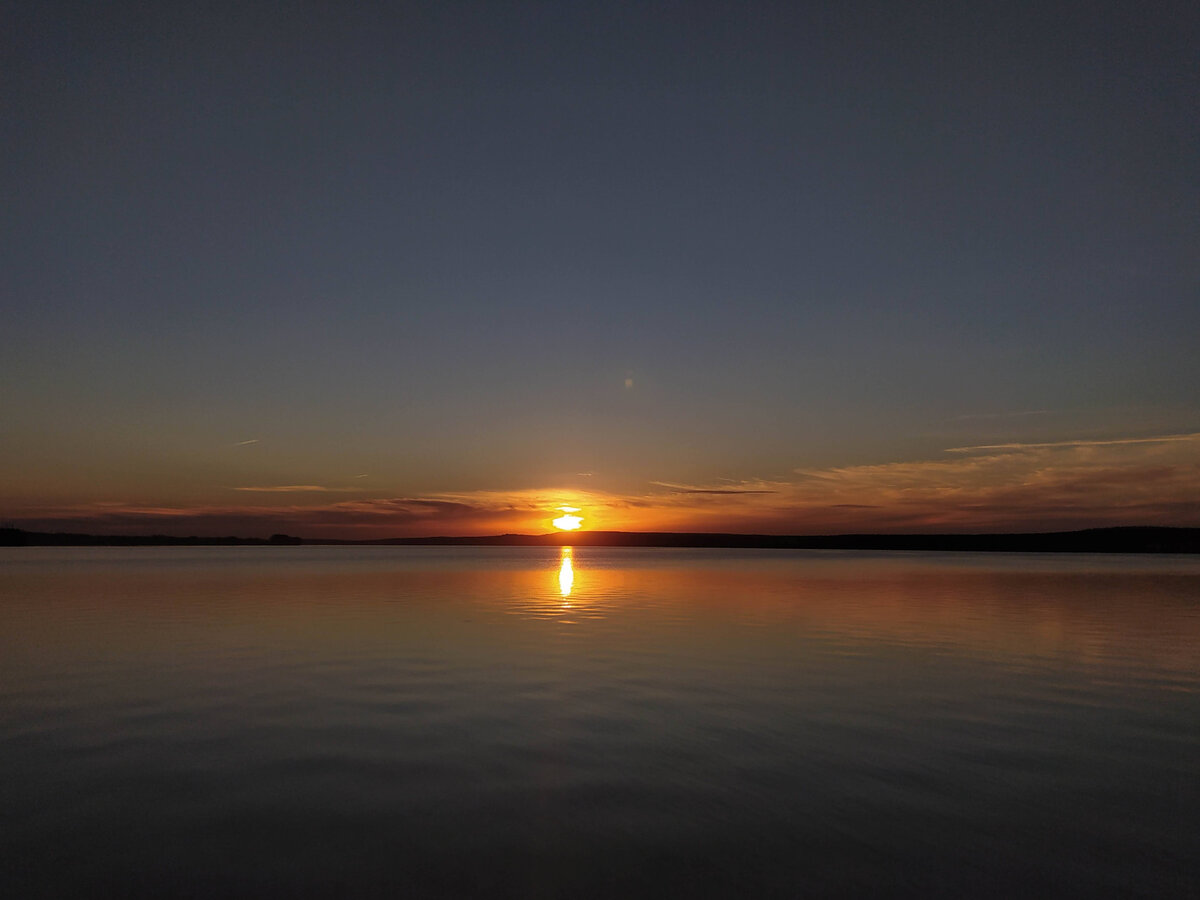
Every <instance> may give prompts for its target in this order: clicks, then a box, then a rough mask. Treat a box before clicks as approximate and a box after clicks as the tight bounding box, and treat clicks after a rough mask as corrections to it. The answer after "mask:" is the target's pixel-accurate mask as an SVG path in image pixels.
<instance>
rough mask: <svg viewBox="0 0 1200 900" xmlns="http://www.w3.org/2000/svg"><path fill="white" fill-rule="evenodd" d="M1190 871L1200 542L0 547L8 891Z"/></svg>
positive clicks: (358, 891)
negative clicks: (816, 548) (1183, 547)
mask: <svg viewBox="0 0 1200 900" xmlns="http://www.w3.org/2000/svg"><path fill="white" fill-rule="evenodd" d="M568 590H569V593H566V592H567V591H568ZM1198 892H1200V559H1196V558H1184V557H1140V558H1134V557H1087V556H1000V555H995V556H973V555H936V554H928V555H922V554H894V555H889V554H866V553H851V552H843V553H824V554H822V553H812V552H803V551H801V552H771V551H712V550H652V549H650V550H647V549H641V550H621V549H578V550H576V551H575V552H574V554H573V558H572V559H571V561H570V566H569V569H568V566H566V565H564V563H563V561H562V558H561V556H560V554H559V551H558V550H557V549H548V548H547V549H541V548H538V549H532V548H531V549H524V548H523V549H515V548H486V549H483V548H481V549H476V548H458V547H447V548H340V547H338V548H335V547H297V548H279V547H267V548H195V549H192V548H189V549H178V548H167V549H157V548H131V549H114V548H88V549H59V548H33V549H15V550H5V551H3V555H0V895H3V896H6V897H30V896H42V895H52V896H97V895H116V896H130V895H140V896H162V897H169V896H192V897H211V896H227V895H238V896H247V897H249V896H327V895H342V896H347V897H360V896H373V895H378V896H396V897H420V896H447V897H458V896H480V897H593V896H595V897H626V896H653V897H697V896H700V897H707V896H717V897H725V896H728V897H734V896H741V897H797V896H813V895H817V896H819V895H841V894H846V893H852V894H859V895H868V894H869V895H876V896H887V895H911V896H929V895H941V896H1030V895H1039V896H1062V895H1065V894H1068V893H1070V894H1083V895H1091V896H1128V895H1136V896H1147V897H1162V896H1188V895H1195V894H1197V893H1198Z"/></svg>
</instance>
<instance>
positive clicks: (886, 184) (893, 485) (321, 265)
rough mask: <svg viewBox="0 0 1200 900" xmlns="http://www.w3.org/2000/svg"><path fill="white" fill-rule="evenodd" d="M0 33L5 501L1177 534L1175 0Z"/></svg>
mask: <svg viewBox="0 0 1200 900" xmlns="http://www.w3.org/2000/svg"><path fill="white" fill-rule="evenodd" d="M0 31H2V33H3V37H2V38H0V41H2V46H3V52H2V53H0V66H2V70H0V98H2V100H3V111H4V122H5V135H6V139H5V140H4V141H3V143H2V144H0V154H2V163H3V165H2V168H0V178H2V179H3V183H4V193H3V197H4V200H3V203H2V204H0V217H2V220H3V225H4V232H3V242H2V243H0V304H2V305H3V306H2V313H3V315H2V317H0V321H2V322H3V327H2V328H0V342H2V343H0V347H2V349H3V352H2V353H0V387H2V393H0V525H5V524H7V525H16V526H20V527H26V528H34V529H39V530H71V531H91V532H97V533H167V534H180V535H188V534H200V535H224V534H240V535H246V536H264V535H268V534H271V533H273V532H278V531H286V532H289V533H293V534H300V535H304V536H310V537H364V538H373V537H389V536H405V535H438V534H495V533H500V532H509V531H516V532H528V533H539V532H545V531H549V530H551V527H552V526H551V524H550V522H551V519H553V518H555V517H556V516H559V515H561V513H560V512H558V511H557V509H558V508H559V507H562V506H571V507H576V508H578V509H580V510H581V512H580V513H579V515H580V516H582V517H583V519H584V525H583V527H584V528H593V529H594V528H606V529H607V528H612V529H623V530H684V531H742V532H767V533H797V534H804V533H834V532H866V531H886V532H918V531H992V530H1003V531H1014V530H1019V531H1026V530H1028V531H1039V530H1056V529H1062V528H1077V527H1087V526H1093V525H1109V524H1160V525H1200V114H1198V111H1200V65H1198V64H1197V48H1198V47H1200V7H1198V6H1197V5H1196V4H1195V3H1193V2H1178V3H1176V2H1163V3H1153V4H1134V3H1124V4H1103V3H1095V2H1090V3H1079V4H1071V3H1055V2H1030V3H1023V2H1013V3H1003V4H998V3H996V4H977V3H962V2H957V3H950V2H945V3H907V2H906V3H854V2H849V3H847V2H837V3H828V4H824V3H812V4H809V3H778V4H776V3H753V2H751V3H705V2H693V3H637V4H629V3H616V2H609V3H565V2H554V3H506V2H491V3H455V2H446V0H441V2H422V3H389V4H379V5H374V4H368V3H353V4H332V3H314V4H306V3H295V4H286V5H280V4H257V3H230V4H199V3H136V4H134V3H107V4H106V3H77V4H59V3H55V2H42V3H26V4H19V5H10V6H9V8H8V9H7V12H6V14H5V21H4V25H3V28H2V29H0Z"/></svg>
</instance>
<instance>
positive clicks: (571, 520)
mask: <svg viewBox="0 0 1200 900" xmlns="http://www.w3.org/2000/svg"><path fill="white" fill-rule="evenodd" d="M558 510H559V512H561V513H562V515H561V516H559V517H558V518H557V519H555V520H554V527H555V528H557V529H559V530H560V531H575V530H577V529H578V528H579V526H580V525H582V524H583V519H582V518H580V517H579V516H576V515H572V513H577V512H579V510H578V508H576V507H574V506H560V507H558Z"/></svg>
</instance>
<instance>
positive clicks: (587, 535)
mask: <svg viewBox="0 0 1200 900" xmlns="http://www.w3.org/2000/svg"><path fill="white" fill-rule="evenodd" d="M300 544H303V545H306V546H312V545H324V546H330V545H354V546H376V547H379V546H385V547H395V546H469V547H558V546H564V545H567V546H573V547H707V548H714V549H720V548H741V549H762V550H925V551H930V550H938V551H969V552H991V553H1200V528H1170V527H1160V526H1125V527H1113V528H1087V529H1083V530H1080V531H1056V532H1044V533H1043V532H1030V533H1020V534H836V535H772V534H717V533H709V532H643V531H581V532H574V533H570V532H556V533H553V534H500V535H490V536H485V537H454V536H437V537H418V538H383V539H379V540H363V541H357V540H335V539H328V538H300V537H294V536H292V535H286V534H276V535H273V536H272V537H270V538H244V537H195V536H193V537H175V536H172V535H162V534H154V535H96V534H77V533H71V532H41V531H25V530H24V529H20V528H0V547H208V546H212V547H227V546H296V545H300Z"/></svg>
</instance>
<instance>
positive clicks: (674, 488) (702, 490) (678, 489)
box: [650, 481, 779, 494]
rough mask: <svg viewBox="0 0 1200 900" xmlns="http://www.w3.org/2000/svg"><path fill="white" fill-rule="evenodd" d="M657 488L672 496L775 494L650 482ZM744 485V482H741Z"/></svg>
mask: <svg viewBox="0 0 1200 900" xmlns="http://www.w3.org/2000/svg"><path fill="white" fill-rule="evenodd" d="M650 483H651V484H653V485H656V486H657V487H665V488H667V490H669V491H671V492H672V493H674V494H777V493H779V492H778V491H777V490H775V489H774V488H731V487H697V486H695V485H690V484H675V483H674V482H670V481H651V482H650ZM743 483H744V482H743Z"/></svg>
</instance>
